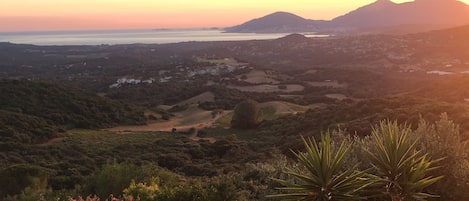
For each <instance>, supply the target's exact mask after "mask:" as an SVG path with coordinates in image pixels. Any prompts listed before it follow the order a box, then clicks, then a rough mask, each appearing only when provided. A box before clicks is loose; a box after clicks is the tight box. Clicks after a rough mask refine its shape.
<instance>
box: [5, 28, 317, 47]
mask: <svg viewBox="0 0 469 201" xmlns="http://www.w3.org/2000/svg"><path fill="white" fill-rule="evenodd" d="M286 35H288V33H274V34H255V33H224V32H223V30H220V29H157V30H151V29H148V30H100V31H49V32H0V42H10V43H18V44H33V45H101V44H108V45H115V44H135V43H143V44H154V43H157V44H165V43H177V42H188V41H241V40H265V39H275V38H280V37H284V36H286ZM307 36H308V37H323V36H324V35H314V34H313V35H311V34H308V35H307Z"/></svg>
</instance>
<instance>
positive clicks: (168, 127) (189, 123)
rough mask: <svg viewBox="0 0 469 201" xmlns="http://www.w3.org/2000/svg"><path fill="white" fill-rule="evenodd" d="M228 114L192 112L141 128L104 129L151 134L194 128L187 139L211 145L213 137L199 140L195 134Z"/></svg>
mask: <svg viewBox="0 0 469 201" xmlns="http://www.w3.org/2000/svg"><path fill="white" fill-rule="evenodd" d="M226 114H228V112H223V114H219V115H216V116H215V117H212V115H211V112H210V111H202V110H200V111H199V110H193V111H185V112H182V113H177V114H175V117H173V118H172V119H171V120H168V121H164V122H156V123H149V124H147V125H142V126H118V127H114V128H108V129H104V130H107V131H113V132H124V133H125V132H151V131H164V132H171V131H172V130H173V129H176V131H187V130H189V129H191V128H195V132H194V133H192V134H191V136H190V137H189V138H190V139H192V140H194V141H198V140H207V141H209V142H211V143H214V142H216V139H215V138H213V137H207V138H201V137H197V132H198V131H199V130H200V129H203V128H207V127H211V126H212V125H213V123H214V122H216V121H217V120H218V119H219V118H220V117H222V116H224V115H226Z"/></svg>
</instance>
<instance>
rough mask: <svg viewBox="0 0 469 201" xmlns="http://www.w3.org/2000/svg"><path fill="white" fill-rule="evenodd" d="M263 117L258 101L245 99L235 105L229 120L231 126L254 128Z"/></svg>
mask: <svg viewBox="0 0 469 201" xmlns="http://www.w3.org/2000/svg"><path fill="white" fill-rule="evenodd" d="M263 119H264V118H263V114H262V111H261V109H260V107H259V103H258V102H256V101H255V100H251V99H247V100H244V101H242V102H241V103H239V104H238V105H236V107H235V109H234V112H233V118H232V120H231V127H232V128H241V129H249V128H255V127H257V126H258V125H259V124H260V123H261V122H262V121H263Z"/></svg>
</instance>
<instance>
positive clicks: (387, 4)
mask: <svg viewBox="0 0 469 201" xmlns="http://www.w3.org/2000/svg"><path fill="white" fill-rule="evenodd" d="M330 23H331V25H330V26H331V27H334V28H340V29H362V30H363V29H376V28H386V27H405V26H416V27H419V29H420V31H425V30H423V29H427V30H429V29H437V28H448V27H454V26H460V25H464V24H469V6H468V5H467V4H464V3H462V2H460V1H456V0H417V1H414V2H407V3H401V4H396V3H393V2H392V1H390V0H378V1H376V2H374V3H372V4H369V5H366V6H363V7H361V8H358V9H356V10H354V11H352V12H350V13H347V14H345V15H343V16H339V17H337V18H335V19H333V20H332V21H331V22H330Z"/></svg>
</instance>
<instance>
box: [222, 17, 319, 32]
mask: <svg viewBox="0 0 469 201" xmlns="http://www.w3.org/2000/svg"><path fill="white" fill-rule="evenodd" d="M318 23H321V21H314V20H307V19H304V18H302V17H299V16H297V15H294V14H291V13H287V12H275V13H272V14H270V15H266V16H264V17H261V18H257V19H253V20H250V21H248V22H246V23H243V24H241V25H238V26H233V27H228V28H226V29H225V31H227V32H237V33H289V32H309V31H314V30H317V24H318Z"/></svg>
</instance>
